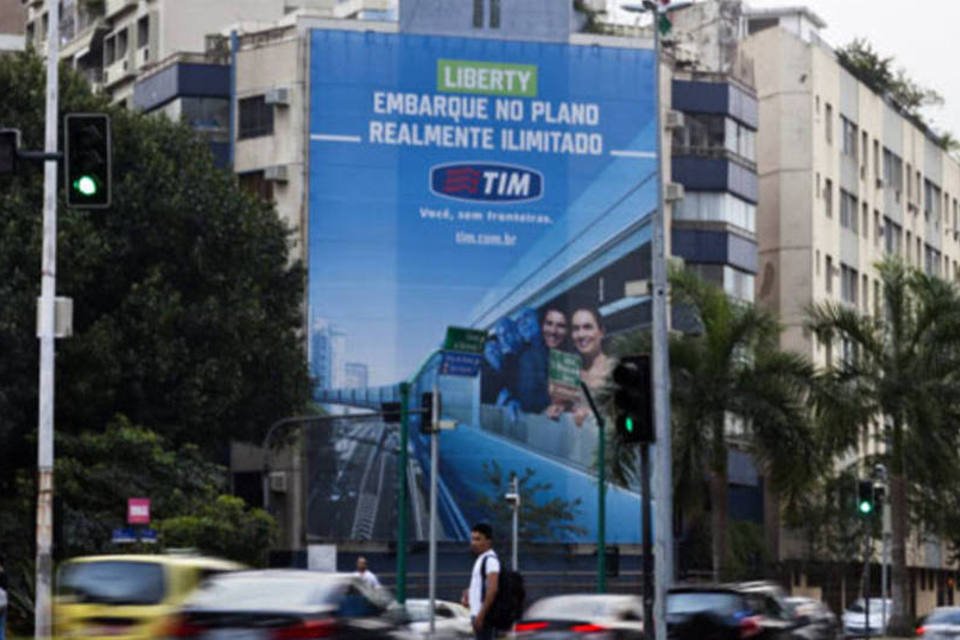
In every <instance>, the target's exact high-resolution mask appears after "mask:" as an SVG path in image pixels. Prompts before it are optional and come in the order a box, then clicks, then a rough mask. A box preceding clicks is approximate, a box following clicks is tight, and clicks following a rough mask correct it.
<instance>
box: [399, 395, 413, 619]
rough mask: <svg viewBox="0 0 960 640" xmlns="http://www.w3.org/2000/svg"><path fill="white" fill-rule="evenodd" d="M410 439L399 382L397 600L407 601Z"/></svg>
mask: <svg viewBox="0 0 960 640" xmlns="http://www.w3.org/2000/svg"><path fill="white" fill-rule="evenodd" d="M409 441H410V383H409V382H401V383H400V452H399V453H398V454H397V602H399V603H400V604H403V603H405V602H406V601H407V457H408V455H409V453H408V451H407V448H408V446H409Z"/></svg>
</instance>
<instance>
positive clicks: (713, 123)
mask: <svg viewBox="0 0 960 640" xmlns="http://www.w3.org/2000/svg"><path fill="white" fill-rule="evenodd" d="M673 147H674V154H675V155H687V154H694V155H710V156H722V155H725V154H733V155H736V156H739V157H741V158H744V159H746V160H749V161H750V162H754V161H756V157H757V152H756V132H755V131H754V130H753V129H750V128H748V127H746V126H744V125H743V124H741V123H739V122H737V121H736V120H734V119H732V118H726V117H724V116H720V115H711V114H686V116H685V117H684V125H683V127H680V128H679V129H674V132H673Z"/></svg>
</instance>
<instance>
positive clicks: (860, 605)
mask: <svg viewBox="0 0 960 640" xmlns="http://www.w3.org/2000/svg"><path fill="white" fill-rule="evenodd" d="M891 606H892V605H891V603H890V601H889V600H887V609H890V607H891ZM863 609H864V601H863V598H860V599H859V600H857V601H856V602H854V603H853V604H852V605H850V606H849V607H847V611H850V612H852V613H863ZM882 609H883V599H882V598H870V611H871V612H874V613H880V612H882Z"/></svg>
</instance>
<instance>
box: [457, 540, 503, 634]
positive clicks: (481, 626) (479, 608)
mask: <svg viewBox="0 0 960 640" xmlns="http://www.w3.org/2000/svg"><path fill="white" fill-rule="evenodd" d="M470 551H472V552H473V553H474V554H475V555H476V556H477V559H476V560H475V561H474V563H473V573H471V574H470V587H469V588H468V589H467V590H466V591H464V593H463V598H462V602H463V605H464V606H465V607H468V608H469V609H470V618H471V620H472V621H473V633H474V637H475V638H476V639H477V640H492V639H493V638H494V637H495V635H496V629H494V628H493V627H492V626H490V625H489V624H488V623H487V620H486V616H487V613H488V612H489V611H490V607H491V605H492V604H493V600H494V598H496V597H497V586H498V584H499V580H500V560H499V559H498V558H497V553H496V552H495V551H494V550H493V529H492V528H491V527H490V525H489V524H486V523H480V524H475V525H473V529H472V530H471V532H470Z"/></svg>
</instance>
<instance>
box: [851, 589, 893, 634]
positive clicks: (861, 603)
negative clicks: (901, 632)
mask: <svg viewBox="0 0 960 640" xmlns="http://www.w3.org/2000/svg"><path fill="white" fill-rule="evenodd" d="M865 605H866V601H865V600H864V599H863V598H860V599H859V600H857V601H856V602H854V603H853V604H852V605H850V606H849V607H847V610H846V611H844V612H843V635H844V636H846V637H848V638H859V637H862V636H865V635H867V622H868V621H867V615H868V614H867V611H866V610H865V609H866V607H865ZM892 612H893V600H890V599H889V598H887V600H886V609H884V601H883V599H881V598H870V611H869V616H870V620H869V625H870V635H872V636H876V635H882V634H883V633H884V632H885V631H886V628H887V620H888V619H889V618H890V615H891V614H892ZM884 614H885V615H884Z"/></svg>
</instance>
